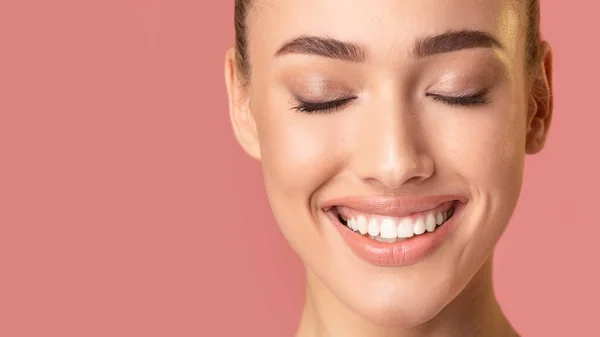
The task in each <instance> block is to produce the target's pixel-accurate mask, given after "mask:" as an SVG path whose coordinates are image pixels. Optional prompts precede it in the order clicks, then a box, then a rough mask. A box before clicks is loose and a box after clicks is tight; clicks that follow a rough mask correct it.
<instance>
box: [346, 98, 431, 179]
mask: <svg viewBox="0 0 600 337" xmlns="http://www.w3.org/2000/svg"><path fill="white" fill-rule="evenodd" d="M378 110H379V111H378V112H376V113H372V114H369V115H370V118H368V120H366V121H365V122H364V123H361V129H360V132H359V138H360V140H359V141H358V142H357V148H356V151H355V152H354V156H353V161H352V167H353V168H354V171H355V173H356V174H357V175H358V177H359V178H360V179H361V180H362V181H364V182H367V183H368V184H370V185H378V186H376V187H377V188H378V189H383V190H386V191H388V190H398V189H401V188H402V187H404V186H406V185H418V184H420V183H422V182H424V181H426V180H427V179H429V178H430V177H431V176H432V175H433V174H434V171H435V169H434V160H433V158H432V157H431V156H430V155H429V154H428V153H427V151H426V149H425V148H426V143H427V142H426V138H425V136H426V135H427V132H434V131H433V130H423V125H422V123H421V121H420V119H419V116H418V114H415V113H410V112H407V111H405V110H406V108H405V107H402V106H401V105H400V104H395V105H393V106H390V105H389V101H388V105H387V107H386V108H385V110H381V109H378Z"/></svg>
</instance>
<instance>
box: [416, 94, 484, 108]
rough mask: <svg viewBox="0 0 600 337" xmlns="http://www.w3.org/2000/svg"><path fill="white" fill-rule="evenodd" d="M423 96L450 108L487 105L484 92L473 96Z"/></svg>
mask: <svg viewBox="0 0 600 337" xmlns="http://www.w3.org/2000/svg"><path fill="white" fill-rule="evenodd" d="M425 96H427V97H431V99H433V100H434V101H438V102H442V103H445V104H448V105H450V106H455V105H459V106H473V105H481V104H486V103H489V100H488V98H487V95H486V93H485V92H479V93H476V94H474V95H464V96H442V95H438V94H430V93H428V94H426V95H425Z"/></svg>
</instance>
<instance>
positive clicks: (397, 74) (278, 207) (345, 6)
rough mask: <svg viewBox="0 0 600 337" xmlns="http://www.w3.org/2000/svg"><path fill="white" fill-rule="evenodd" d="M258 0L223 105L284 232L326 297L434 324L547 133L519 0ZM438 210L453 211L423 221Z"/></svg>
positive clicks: (499, 221)
mask: <svg viewBox="0 0 600 337" xmlns="http://www.w3.org/2000/svg"><path fill="white" fill-rule="evenodd" d="M255 5H256V6H255V7H253V9H252V10H251V12H250V14H249V16H248V21H247V24H248V28H249V31H248V43H249V44H248V46H249V49H248V52H249V61H250V64H251V67H252V71H251V81H250V85H249V87H248V88H246V89H243V88H241V89H240V88H238V89H239V90H237V91H236V90H234V89H231V88H230V89H231V90H230V94H231V95H232V96H231V98H232V101H233V102H234V103H233V105H235V106H234V107H232V118H233V122H234V128H235V130H236V134H237V135H238V139H239V140H240V142H241V143H242V145H243V146H244V148H245V149H246V150H247V151H248V152H249V153H250V154H251V155H252V156H254V157H256V158H259V159H260V160H261V162H262V165H263V170H264V180H265V184H266V190H267V194H268V197H269V200H270V203H271V206H272V209H273V213H274V215H275V218H276V220H277V222H278V223H279V225H280V227H281V231H282V232H283V234H284V235H285V237H286V239H287V240H288V241H289V243H290V244H291V246H292V247H293V249H294V250H295V251H296V252H297V253H298V255H299V256H300V258H301V259H302V261H303V262H304V263H305V265H306V267H307V271H308V276H309V281H310V282H312V286H313V288H314V289H315V290H314V291H319V292H322V294H321V295H322V296H323V298H325V297H327V296H334V297H335V298H336V299H337V300H339V302H340V303H342V304H343V305H345V306H346V307H347V308H350V309H351V310H352V311H354V312H356V313H358V314H360V315H362V316H363V317H366V318H367V319H369V320H370V321H372V322H377V323H381V324H388V325H404V326H409V325H416V324H420V323H422V322H425V321H427V320H428V319H430V318H432V317H433V316H434V315H436V314H437V313H439V312H440V311H441V310H442V309H443V308H444V307H445V306H446V305H447V304H448V303H450V302H451V301H452V300H453V299H454V298H455V297H456V296H457V295H458V294H459V293H460V292H461V291H462V290H463V289H464V288H465V287H466V285H467V284H468V282H469V281H470V280H471V279H472V278H473V276H474V275H475V274H476V273H477V271H478V270H479V269H480V268H481V267H482V265H483V264H484V262H486V260H487V259H488V258H489V257H490V254H491V253H492V250H493V248H494V246H495V244H496V242H497V241H498V239H499V238H500V236H501V234H502V232H503V231H504V229H505V227H506V225H507V223H508V221H509V218H510V217H511V215H512V213H513V210H514V208H515V205H516V202H517V199H518V196H519V191H520V188H521V180H522V176H523V165H524V157H525V154H526V152H527V149H528V144H529V143H530V142H535V141H532V140H531V139H530V138H535V139H537V140H538V142H537V143H536V144H537V148H536V147H535V146H534V149H532V150H531V152H535V151H537V150H539V148H540V147H541V143H542V142H543V141H539V139H543V138H544V135H543V134H544V133H545V131H544V130H545V129H544V128H543V127H542V128H541V129H540V128H539V127H536V126H535V125H538V124H540V123H541V124H542V125H543V124H544V123H546V119H544V118H547V120H548V121H549V116H539V115H536V114H535V112H536V110H535V109H531V104H529V102H530V96H529V85H528V80H527V76H526V69H525V44H526V43H525V39H526V31H525V27H526V25H525V21H526V18H525V15H524V12H523V11H524V8H521V7H522V6H523V5H522V4H520V3H519V2H517V1H512V0H506V1H498V0H482V1H472V0H444V1H440V0H419V1H398V0H379V1H365V0H344V1H339V0H275V1H257V2H256V4H255ZM444 33H447V34H446V35H442V34H444ZM298 38H304V39H300V40H297V39H298ZM290 42H291V43H290ZM286 44H287V45H286ZM284 45H286V46H285V47H284ZM240 92H243V93H240ZM244 102H247V104H246V103H244ZM320 109H322V110H320ZM536 123H537V124H536ZM534 124H535V125H534ZM532 125H533V126H532ZM538 126H539V125H538ZM532 128H533V131H531V130H532ZM536 130H537V131H536ZM546 130H547V128H546ZM536 132H537V133H536ZM437 211H442V213H441V216H442V217H444V216H445V217H444V218H443V221H445V220H446V219H448V218H449V220H447V222H444V223H443V224H442V225H441V226H433V227H432V226H431V222H432V220H431V218H432V217H433V219H434V220H437V219H436V218H438V217H439V215H438V214H437ZM443 211H446V214H445V215H444V213H443ZM344 225H349V227H352V226H353V225H354V226H355V230H352V229H351V228H347V226H344ZM435 225H438V223H436V224H435ZM423 226H425V227H426V229H423ZM444 226H445V227H444ZM407 228H408V229H407ZM434 228H435V229H434ZM411 229H412V230H413V231H411ZM407 231H409V232H410V233H408V234H407ZM423 231H424V233H422V232H423ZM365 232H366V233H365ZM415 232H416V234H415ZM384 233H385V235H384ZM421 233H422V234H421ZM373 234H376V235H373ZM392 237H399V239H391V238H392ZM400 238H402V239H404V240H400ZM378 239H379V240H378ZM386 239H387V240H386ZM390 239H391V240H390ZM381 241H388V242H381ZM393 241H396V242H393Z"/></svg>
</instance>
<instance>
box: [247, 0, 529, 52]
mask: <svg viewBox="0 0 600 337" xmlns="http://www.w3.org/2000/svg"><path fill="white" fill-rule="evenodd" d="M254 1H255V2H254V4H253V6H252V9H251V11H250V13H249V15H248V19H247V24H248V43H249V50H250V54H251V55H254V56H257V57H259V55H257V54H263V55H264V56H267V55H268V54H270V55H272V54H273V53H275V52H276V51H277V49H278V48H279V47H280V46H281V44H282V43H284V42H285V41H287V40H290V39H291V38H295V37H298V36H302V35H314V36H327V37H332V38H335V39H339V40H344V41H350V42H354V43H357V44H360V45H362V46H365V48H366V49H367V50H368V52H369V54H370V55H372V56H374V57H375V58H382V59H383V58H386V57H389V56H390V55H395V56H393V57H397V56H398V53H406V52H408V50H407V49H408V48H410V46H412V44H413V42H414V40H415V39H417V38H420V37H423V36H429V35H436V34H441V33H444V32H447V31H451V30H464V29H470V30H479V31H483V32H486V33H489V34H491V35H493V36H494V37H496V38H497V39H498V40H499V41H501V42H502V44H503V45H504V46H505V47H506V52H507V53H510V54H513V55H517V54H520V53H521V52H522V51H521V50H520V49H521V48H522V47H521V46H524V40H525V29H523V28H524V27H525V25H524V22H523V17H524V15H523V11H522V5H521V4H520V2H519V1H516V0H254ZM521 42H522V43H521Z"/></svg>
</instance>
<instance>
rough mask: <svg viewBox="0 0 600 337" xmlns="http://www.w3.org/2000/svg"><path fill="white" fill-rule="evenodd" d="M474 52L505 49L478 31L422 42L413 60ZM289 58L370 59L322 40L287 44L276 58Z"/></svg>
mask: <svg viewBox="0 0 600 337" xmlns="http://www.w3.org/2000/svg"><path fill="white" fill-rule="evenodd" d="M471 48H498V49H503V48H504V47H503V45H502V44H501V43H500V41H498V40H497V39H496V38H494V37H493V36H492V35H490V34H488V33H485V32H482V31H477V30H460V31H450V32H446V33H443V34H439V35H434V36H427V37H424V38H420V39H418V40H417V41H416V42H415V44H414V46H413V49H412V51H411V56H413V57H415V58H424V57H427V56H432V55H436V54H443V53H449V52H453V51H458V50H463V49H471ZM288 54H306V55H317V56H322V57H327V58H332V59H339V60H343V61H350V62H356V63H360V62H364V61H365V59H366V52H365V49H363V48H362V47H361V46H359V45H358V44H355V43H351V42H345V41H340V40H336V39H333V38H330V37H319V36H300V37H297V38H294V39H292V40H291V41H288V42H286V43H285V44H284V45H283V46H282V47H281V48H279V50H277V52H276V53H275V55H276V56H282V55H288Z"/></svg>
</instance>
